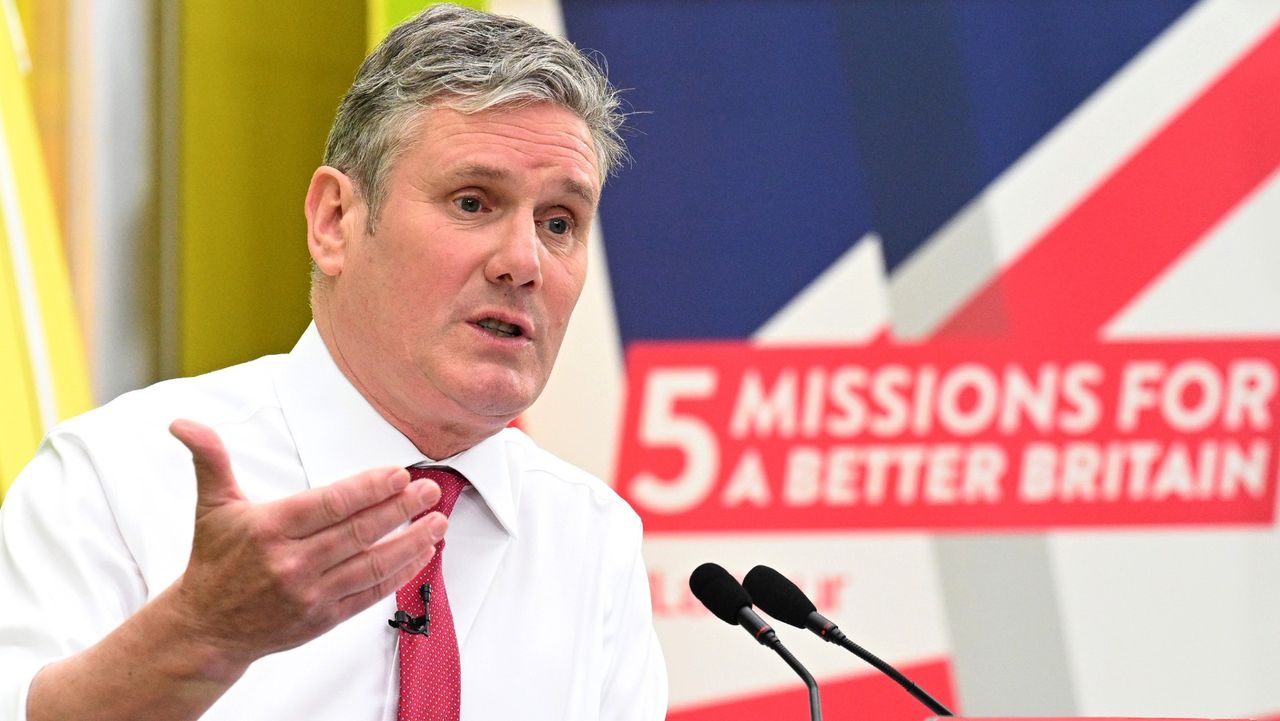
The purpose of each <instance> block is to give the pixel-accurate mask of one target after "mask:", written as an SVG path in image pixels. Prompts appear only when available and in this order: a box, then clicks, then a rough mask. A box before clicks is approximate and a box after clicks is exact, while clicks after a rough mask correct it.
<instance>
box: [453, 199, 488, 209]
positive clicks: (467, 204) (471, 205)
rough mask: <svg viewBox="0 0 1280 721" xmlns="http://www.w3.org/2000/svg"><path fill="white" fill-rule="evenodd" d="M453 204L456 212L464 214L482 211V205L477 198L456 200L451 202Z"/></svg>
mask: <svg viewBox="0 0 1280 721" xmlns="http://www.w3.org/2000/svg"><path fill="white" fill-rule="evenodd" d="M453 204H454V205H456V206H458V210H461V211H462V212H464V213H479V212H480V211H481V210H484V203H481V202H480V199H479V198H477V197H475V196H471V195H468V196H465V197H462V198H458V199H457V200H455V201H453Z"/></svg>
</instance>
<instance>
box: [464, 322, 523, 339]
mask: <svg viewBox="0 0 1280 721" xmlns="http://www.w3.org/2000/svg"><path fill="white" fill-rule="evenodd" d="M476 325H478V326H480V327H481V328H484V329H485V330H487V331H489V332H490V333H492V334H494V335H496V336H499V337H501V338H518V337H520V336H522V335H524V331H522V330H520V326H518V325H512V324H510V323H503V322H502V321H500V320H497V319H495V318H485V319H484V320H481V321H479V322H477V323H476Z"/></svg>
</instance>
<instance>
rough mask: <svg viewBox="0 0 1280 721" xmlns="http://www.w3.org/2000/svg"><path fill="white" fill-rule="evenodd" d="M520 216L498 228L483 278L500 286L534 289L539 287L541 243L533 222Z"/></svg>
mask: <svg viewBox="0 0 1280 721" xmlns="http://www.w3.org/2000/svg"><path fill="white" fill-rule="evenodd" d="M519 216H520V217H513V218H512V221H511V222H510V223H505V224H503V225H502V227H501V228H500V230H499V237H498V238H497V241H496V245H495V247H494V250H493V253H492V254H490V256H489V260H488V262H487V263H485V277H486V278H488V279H489V282H490V283H497V284H499V285H510V286H512V287H516V288H519V287H522V286H528V287H530V288H536V287H538V286H540V285H542V255H541V253H542V241H541V240H540V239H539V238H538V228H537V226H536V225H535V224H534V221H533V218H532V217H531V216H529V215H524V214H519Z"/></svg>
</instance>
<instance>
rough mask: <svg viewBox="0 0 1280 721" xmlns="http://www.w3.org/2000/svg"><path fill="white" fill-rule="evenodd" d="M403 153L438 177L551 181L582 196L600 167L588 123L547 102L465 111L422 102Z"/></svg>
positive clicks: (590, 194)
mask: <svg viewBox="0 0 1280 721" xmlns="http://www.w3.org/2000/svg"><path fill="white" fill-rule="evenodd" d="M410 140H411V143H410V145H409V147H408V149H407V150H406V153H405V156H404V159H409V160H411V161H412V162H411V163H410V164H411V165H415V166H418V171H419V172H422V171H426V172H428V173H429V174H430V175H431V176H433V177H437V178H441V179H459V180H461V179H467V178H475V179H480V180H489V181H519V180H528V179H530V178H533V179H536V180H539V181H550V182H553V183H555V184H557V185H561V186H563V188H564V189H565V190H566V191H568V192H570V193H572V194H574V195H578V196H580V197H582V198H583V199H584V200H586V201H588V202H591V203H593V204H594V203H595V201H596V200H597V199H598V198H599V195H600V178H601V170H600V164H599V159H598V157H597V155H596V151H595V146H594V144H593V143H592V138H591V134H590V131H589V130H588V128H587V124H586V123H585V122H584V121H583V120H582V119H581V118H579V117H578V116H577V115H576V114H574V113H573V112H572V111H570V110H568V109H566V108H563V107H561V106H558V105H554V104H551V103H536V104H531V105H525V106H520V107H514V108H492V109H488V110H482V111H479V112H474V113H464V112H461V111H458V110H454V109H453V108H449V107H433V108H427V109H425V110H423V111H421V113H420V114H419V115H418V117H417V119H416V122H415V123H414V127H413V129H412V130H411V131H410Z"/></svg>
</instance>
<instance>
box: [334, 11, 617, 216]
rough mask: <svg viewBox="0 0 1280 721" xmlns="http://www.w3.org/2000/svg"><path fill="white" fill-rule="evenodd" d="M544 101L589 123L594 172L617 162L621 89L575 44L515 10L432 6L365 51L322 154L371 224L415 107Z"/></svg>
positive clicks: (471, 108)
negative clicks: (345, 179)
mask: <svg viewBox="0 0 1280 721" xmlns="http://www.w3.org/2000/svg"><path fill="white" fill-rule="evenodd" d="M541 101H549V102H552V103H556V104H558V105H560V106H563V107H565V108H567V109H568V110H570V111H572V112H573V113H575V114H577V115H578V117H580V118H582V120H583V121H584V122H585V123H586V125H587V128H588V129H589V130H590V132H591V136H592V139H593V141H594V144H595V150H596V156H597V158H598V160H599V164H600V175H601V177H600V181H601V183H603V182H604V180H605V178H606V177H607V176H608V175H609V174H610V173H612V172H613V171H614V170H615V169H616V168H617V167H618V166H619V165H620V164H621V163H622V161H623V158H624V157H625V155H626V149H625V146H624V145H623V142H622V138H621V136H620V135H619V132H618V131H619V129H620V128H621V126H622V122H623V119H624V116H623V113H622V112H621V109H620V102H619V99H618V93H617V91H616V90H615V89H614V88H613V86H612V85H610V84H609V80H608V78H606V77H605V74H604V71H603V70H602V69H601V68H600V67H599V66H598V65H597V64H596V63H595V62H594V60H593V59H592V58H589V57H587V56H586V55H584V54H583V53H582V52H581V51H579V50H578V49H577V48H576V47H574V46H573V45H572V44H571V43H569V42H568V41H566V40H563V39H561V38H557V37H554V36H552V35H548V34H547V33H545V32H543V31H541V30H539V29H538V28H535V27H533V26H532V25H529V24H528V23H526V22H524V21H522V20H517V19H515V18H509V17H501V16H497V15H489V14H487V13H483V12H479V11H476V10H469V9H467V8H461V7H458V6H456V5H434V6H432V7H429V8H427V9H426V10H424V11H422V12H421V13H419V14H417V15H416V16H414V17H413V18H410V19H409V20H407V21H405V22H404V23H402V24H400V25H399V26H397V27H395V28H394V29H392V31H391V32H390V33H389V34H388V35H387V37H386V39H384V40H383V41H382V43H381V44H379V45H378V47H377V48H375V49H374V51H373V52H372V53H370V54H369V57H367V58H365V61H364V63H363V64H362V65H361V66H360V71H359V72H358V73H356V79H355V81H354V82H352V84H351V89H350V90H348V91H347V94H346V96H345V97H343V99H342V103H341V105H339V106H338V114H337V117H335V118H334V121H333V127H332V128H331V129H330V130H329V141H328V144H327V146H326V148H325V157H324V162H325V164H326V165H330V166H332V167H334V168H337V169H338V170H341V171H342V172H344V173H346V174H347V175H348V176H349V177H351V179H352V180H353V182H354V184H355V187H356V192H358V193H361V194H363V196H364V200H365V203H366V205H367V206H368V208H369V221H368V230H369V232H373V230H374V228H375V227H376V225H377V218H378V214H379V210H380V208H381V204H382V202H383V200H384V197H383V196H384V194H385V193H386V183H387V178H388V176H389V175H390V171H391V167H392V165H393V164H394V163H395V160H396V158H397V157H398V156H399V154H400V153H401V152H403V150H404V149H405V146H406V145H407V144H408V140H409V135H410V132H411V131H412V129H413V126H414V122H415V120H416V119H417V117H418V115H419V113H420V112H421V111H422V110H423V109H425V108H429V107H436V106H445V107H449V108H452V109H454V110H457V111H459V112H464V113H474V112H480V111H482V110H486V109H490V108H496V107H518V106H521V105H527V104H530V103H536V102H541Z"/></svg>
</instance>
